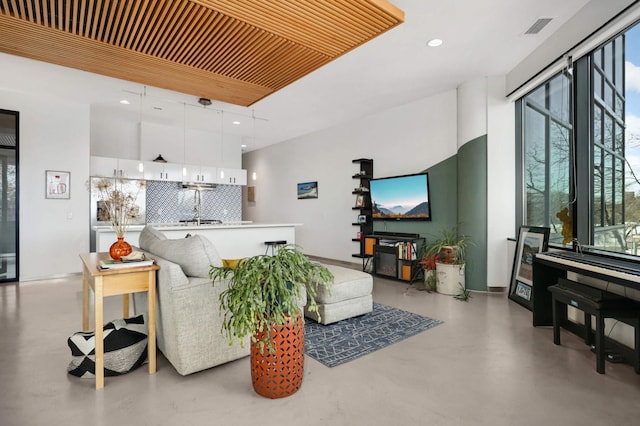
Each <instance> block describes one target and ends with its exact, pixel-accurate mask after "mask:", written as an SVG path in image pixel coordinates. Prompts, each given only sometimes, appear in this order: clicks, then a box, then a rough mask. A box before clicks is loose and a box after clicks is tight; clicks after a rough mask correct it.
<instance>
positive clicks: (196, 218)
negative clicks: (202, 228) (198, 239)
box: [193, 189, 202, 226]
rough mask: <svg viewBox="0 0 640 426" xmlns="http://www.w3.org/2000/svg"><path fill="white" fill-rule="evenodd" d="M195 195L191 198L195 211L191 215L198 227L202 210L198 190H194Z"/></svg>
mask: <svg viewBox="0 0 640 426" xmlns="http://www.w3.org/2000/svg"><path fill="white" fill-rule="evenodd" d="M194 191H195V194H194V196H193V210H194V211H195V214H194V215H193V220H194V221H195V222H196V223H197V224H198V226H199V225H200V211H201V208H202V203H201V199H200V190H199V189H194Z"/></svg>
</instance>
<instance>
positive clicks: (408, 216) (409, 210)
mask: <svg viewBox="0 0 640 426" xmlns="http://www.w3.org/2000/svg"><path fill="white" fill-rule="evenodd" d="M369 183H370V188H369V190H370V191H371V203H372V205H373V215H372V217H373V219H374V220H431V206H430V204H429V175H428V174H427V173H420V174H415V175H405V176H394V177H388V178H382V179H372V180H371V181H370V182H369Z"/></svg>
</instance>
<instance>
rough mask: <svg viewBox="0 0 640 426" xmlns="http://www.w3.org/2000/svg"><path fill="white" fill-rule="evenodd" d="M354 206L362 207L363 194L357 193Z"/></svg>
mask: <svg viewBox="0 0 640 426" xmlns="http://www.w3.org/2000/svg"><path fill="white" fill-rule="evenodd" d="M356 207H364V195H362V194H358V196H357V197H356Z"/></svg>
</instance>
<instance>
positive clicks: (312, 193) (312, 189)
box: [298, 182, 318, 200]
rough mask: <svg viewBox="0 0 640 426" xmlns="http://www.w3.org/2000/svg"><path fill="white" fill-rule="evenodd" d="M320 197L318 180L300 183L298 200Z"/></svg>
mask: <svg viewBox="0 0 640 426" xmlns="http://www.w3.org/2000/svg"><path fill="white" fill-rule="evenodd" d="M308 198H318V182H305V183H299V184H298V200H304V199H308Z"/></svg>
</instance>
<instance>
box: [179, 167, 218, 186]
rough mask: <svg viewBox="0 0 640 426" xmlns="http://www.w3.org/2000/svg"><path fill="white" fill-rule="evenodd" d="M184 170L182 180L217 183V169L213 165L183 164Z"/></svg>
mask: <svg viewBox="0 0 640 426" xmlns="http://www.w3.org/2000/svg"><path fill="white" fill-rule="evenodd" d="M184 170H185V173H184V176H183V179H182V180H183V181H184V182H196V183H218V175H217V171H218V170H217V168H215V167H209V166H198V165H185V166H184Z"/></svg>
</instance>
